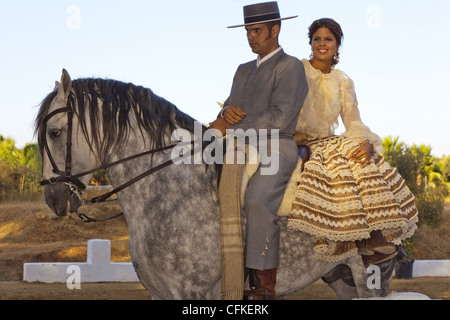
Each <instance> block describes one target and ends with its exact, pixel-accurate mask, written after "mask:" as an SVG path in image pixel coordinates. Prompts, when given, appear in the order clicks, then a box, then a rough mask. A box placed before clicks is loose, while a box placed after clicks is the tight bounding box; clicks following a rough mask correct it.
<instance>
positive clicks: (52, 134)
mask: <svg viewBox="0 0 450 320" xmlns="http://www.w3.org/2000/svg"><path fill="white" fill-rule="evenodd" d="M49 134H50V137H51V138H53V139H54V138H58V137H59V136H60V135H61V130H50V132H49Z"/></svg>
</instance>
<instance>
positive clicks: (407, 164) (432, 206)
mask: <svg viewBox="0 0 450 320" xmlns="http://www.w3.org/2000/svg"><path fill="white" fill-rule="evenodd" d="M383 146H384V147H385V149H384V153H383V156H384V158H385V160H386V161H387V162H388V163H389V164H390V165H391V166H393V167H396V168H397V170H398V171H399V173H400V175H401V176H402V177H403V179H405V182H406V184H407V185H408V187H409V188H410V190H411V191H412V193H413V194H414V196H415V198H416V206H417V209H418V211H419V223H424V224H428V225H430V226H433V227H435V226H438V225H439V224H440V223H441V222H442V219H443V211H444V202H445V197H446V196H447V195H448V191H447V188H446V186H445V184H444V183H443V181H444V179H443V175H442V173H441V172H440V169H439V166H436V165H435V163H434V161H435V159H434V157H433V156H432V155H431V147H430V146H427V145H420V146H417V145H413V146H412V147H408V146H407V145H406V144H404V143H403V142H399V139H398V138H395V139H392V137H387V138H385V139H384V140H383Z"/></svg>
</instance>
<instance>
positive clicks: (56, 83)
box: [53, 81, 61, 91]
mask: <svg viewBox="0 0 450 320" xmlns="http://www.w3.org/2000/svg"><path fill="white" fill-rule="evenodd" d="M60 86H61V84H60V83H59V82H58V81H55V88H54V89H53V91H58V90H59V87H60Z"/></svg>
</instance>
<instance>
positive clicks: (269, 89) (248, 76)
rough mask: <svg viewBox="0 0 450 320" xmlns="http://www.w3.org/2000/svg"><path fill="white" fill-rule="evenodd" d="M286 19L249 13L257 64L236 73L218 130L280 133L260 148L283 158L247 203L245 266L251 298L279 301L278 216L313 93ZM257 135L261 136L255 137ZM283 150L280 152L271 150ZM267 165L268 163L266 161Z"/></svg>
mask: <svg viewBox="0 0 450 320" xmlns="http://www.w3.org/2000/svg"><path fill="white" fill-rule="evenodd" d="M292 18H296V17H289V18H281V17H280V13H279V9H278V4H277V2H267V3H260V4H254V5H249V6H246V7H244V20H245V24H243V25H239V26H232V27H229V28H235V27H242V26H244V27H245V29H246V30H247V39H248V43H249V45H250V47H251V49H252V51H253V52H254V53H256V54H258V57H257V60H254V61H251V62H248V63H245V64H242V65H240V66H239V68H238V70H237V71H236V74H235V77H234V80H233V85H232V89H231V94H230V96H229V98H228V99H227V100H226V101H225V103H224V109H223V111H222V112H221V115H220V117H219V119H217V120H216V121H214V122H213V123H212V124H211V125H212V127H214V128H216V129H219V130H221V131H222V133H225V130H226V128H227V127H229V128H230V129H234V130H236V129H243V130H244V131H247V130H249V129H255V130H256V132H259V130H260V129H267V130H268V133H269V135H270V133H271V132H273V130H278V133H279V140H278V141H277V142H278V143H275V144H272V143H271V141H270V138H269V141H268V142H267V143H266V144H264V145H261V139H260V140H259V143H260V145H259V148H261V147H264V148H267V149H268V150H267V154H269V153H270V154H271V157H273V156H274V155H277V156H278V159H277V161H278V164H277V165H278V170H277V172H276V173H275V174H273V175H265V174H264V173H263V172H262V169H263V168H264V167H265V166H266V167H267V166H268V165H270V164H262V165H261V166H260V168H259V169H258V171H257V172H256V174H255V175H254V176H253V177H252V178H251V180H250V181H249V184H248V187H247V193H246V197H245V211H246V214H247V226H246V233H247V243H246V258H245V266H246V268H249V269H251V270H253V271H254V270H256V276H257V279H258V282H259V287H258V288H257V289H256V290H254V291H253V292H251V293H250V298H254V299H260V298H275V283H276V271H277V267H278V264H279V252H278V251H279V241H280V230H279V226H278V224H277V220H278V216H277V212H278V209H279V207H280V205H281V202H282V200H283V196H284V192H285V189H286V186H287V183H288V181H289V178H290V177H291V174H292V172H293V170H294V169H295V167H296V164H297V160H298V155H297V144H296V143H295V141H294V140H293V136H294V131H295V126H296V123H297V117H298V114H299V112H300V109H301V107H302V105H303V101H304V99H305V97H306V94H307V92H308V85H307V81H306V78H305V70H304V67H303V64H302V63H301V61H300V60H298V59H297V58H294V57H291V56H289V55H287V54H286V53H284V51H283V49H282V48H281V47H280V45H279V43H278V36H279V33H280V28H281V20H286V19H292ZM254 132H255V131H254ZM273 145H278V146H279V148H278V150H274V148H271V146H273ZM262 162H263V161H262Z"/></svg>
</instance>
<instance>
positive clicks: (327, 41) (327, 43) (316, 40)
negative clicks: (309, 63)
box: [311, 27, 339, 63]
mask: <svg viewBox="0 0 450 320" xmlns="http://www.w3.org/2000/svg"><path fill="white" fill-rule="evenodd" d="M311 49H312V52H313V55H314V57H313V59H316V60H319V61H322V62H327V63H328V62H329V63H331V62H332V61H333V57H334V55H335V54H336V52H338V50H339V45H338V44H337V40H336V37H335V36H334V35H333V33H332V32H331V31H330V30H329V29H328V28H325V27H322V28H319V29H317V31H316V32H315V33H314V35H313V37H312V40H311Z"/></svg>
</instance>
